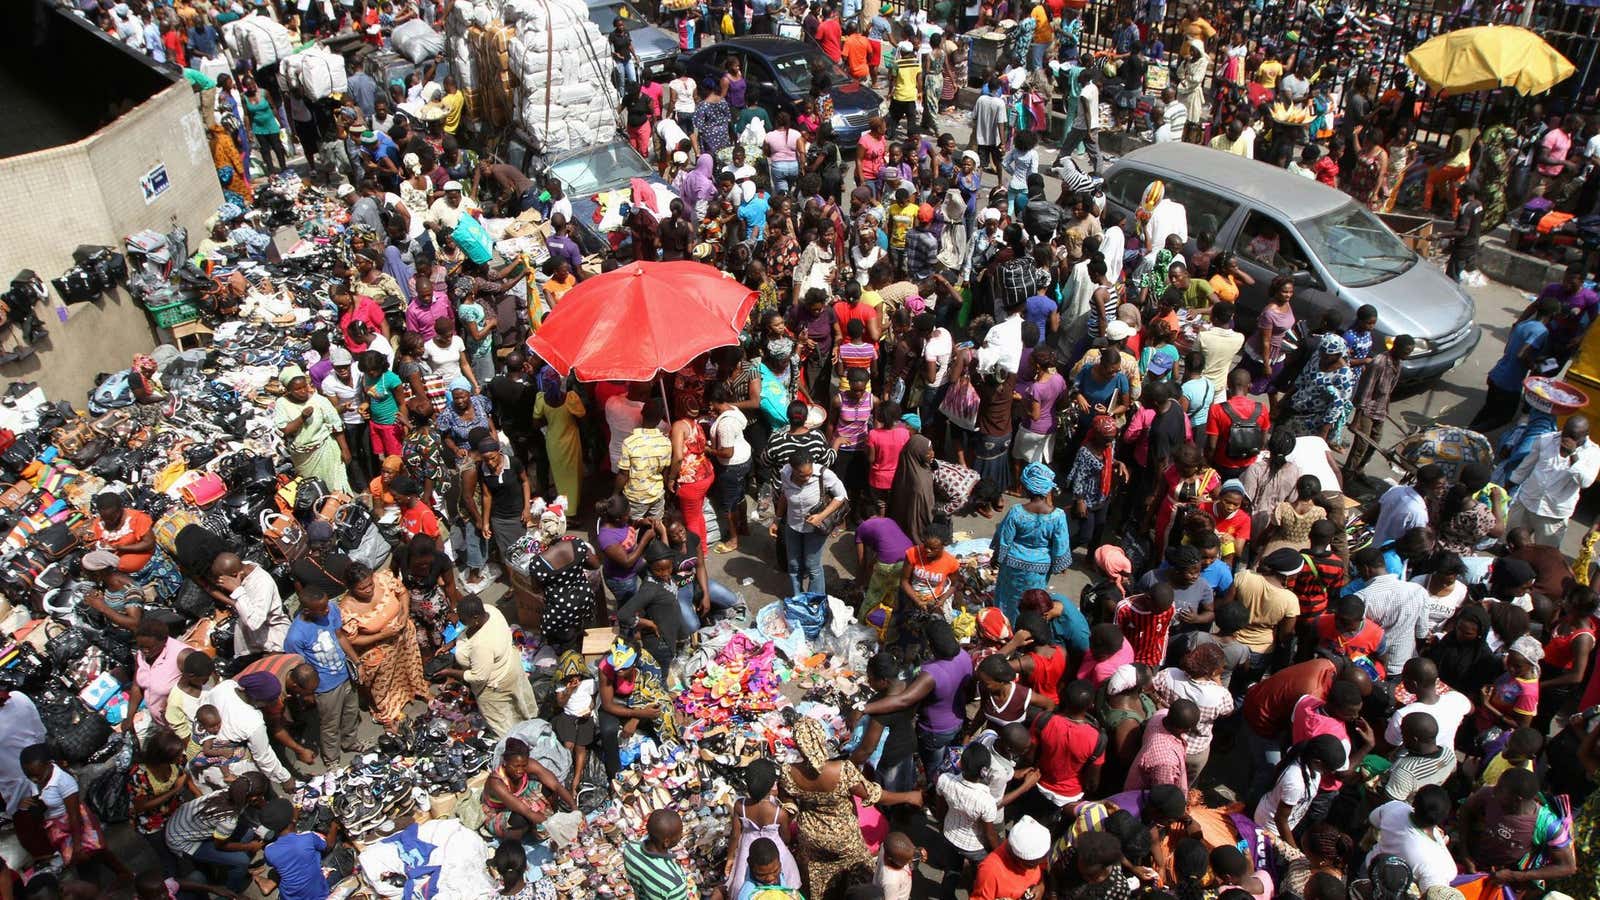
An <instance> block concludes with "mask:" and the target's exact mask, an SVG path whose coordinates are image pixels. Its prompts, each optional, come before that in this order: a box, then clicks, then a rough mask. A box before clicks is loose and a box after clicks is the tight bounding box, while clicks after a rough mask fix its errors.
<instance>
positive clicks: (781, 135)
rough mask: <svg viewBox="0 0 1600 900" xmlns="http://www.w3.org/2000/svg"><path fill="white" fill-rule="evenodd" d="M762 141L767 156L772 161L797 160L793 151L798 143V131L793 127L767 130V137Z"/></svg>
mask: <svg viewBox="0 0 1600 900" xmlns="http://www.w3.org/2000/svg"><path fill="white" fill-rule="evenodd" d="M764 143H765V144H766V148H767V156H768V157H769V158H771V160H772V161H773V162H796V161H798V160H797V158H796V156H795V152H794V151H795V148H796V147H798V146H799V145H800V132H798V131H795V130H794V129H793V128H786V129H784V130H783V131H769V132H767V139H766V141H765V142H764Z"/></svg>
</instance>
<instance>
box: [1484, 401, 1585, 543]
mask: <svg viewBox="0 0 1600 900" xmlns="http://www.w3.org/2000/svg"><path fill="white" fill-rule="evenodd" d="M1597 474H1600V447H1596V446H1595V444H1594V442H1593V441H1591V440H1589V420H1588V418H1586V417H1585V416H1583V415H1582V414H1579V415H1574V416H1573V417H1572V418H1570V419H1568V420H1567V424H1566V425H1565V426H1563V427H1562V429H1561V431H1560V433H1551V434H1546V435H1541V436H1539V437H1537V438H1535V439H1534V441H1533V448H1532V449H1530V450H1529V451H1528V455H1527V456H1526V457H1524V458H1523V460H1522V465H1519V466H1517V470H1516V471H1515V472H1513V473H1512V475H1511V481H1512V482H1513V483H1514V484H1516V485H1517V492H1516V495H1515V497H1514V498H1513V502H1512V504H1511V513H1510V515H1509V516H1507V517H1506V518H1507V521H1506V524H1507V527H1509V528H1519V527H1520V528H1527V529H1529V530H1530V531H1532V532H1533V536H1534V540H1536V541H1538V542H1539V543H1541V544H1556V545H1559V544H1560V543H1561V535H1562V533H1563V532H1564V531H1566V528H1567V520H1568V519H1571V518H1572V513H1573V511H1574V510H1576V509H1577V508H1578V494H1579V492H1580V491H1582V490H1583V489H1584V488H1586V487H1588V486H1589V485H1591V484H1594V479H1595V476H1596V475H1597Z"/></svg>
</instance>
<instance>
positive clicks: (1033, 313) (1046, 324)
mask: <svg viewBox="0 0 1600 900" xmlns="http://www.w3.org/2000/svg"><path fill="white" fill-rule="evenodd" d="M1056 309H1057V306H1056V302H1055V301H1054V300H1051V299H1050V298H1049V297H1046V296H1044V295H1043V294H1034V295H1033V296H1032V297H1029V298H1028V302H1027V305H1026V306H1024V307H1023V308H1022V317H1023V318H1024V319H1026V320H1027V321H1029V322H1032V323H1033V324H1035V325H1037V326H1039V344H1043V343H1044V339H1045V338H1047V337H1049V336H1050V314H1051V313H1053V312H1055V311H1056ZM1039 344H1034V346H1035V347H1037V346H1039Z"/></svg>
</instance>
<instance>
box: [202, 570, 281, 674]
mask: <svg viewBox="0 0 1600 900" xmlns="http://www.w3.org/2000/svg"><path fill="white" fill-rule="evenodd" d="M211 576H212V578H214V579H215V580H216V582H217V585H218V587H220V588H221V590H219V591H212V592H211V595H212V597H213V598H215V599H216V601H217V602H218V603H220V604H222V605H224V606H227V607H229V608H231V609H232V610H233V612H234V615H235V617H236V620H235V622H234V625H233V654H234V656H235V657H243V656H250V655H253V654H260V653H282V652H283V639H284V638H286V637H288V635H289V613H288V611H287V610H285V609H284V608H283V598H282V597H280V596H279V595H278V583H277V582H276V581H273V580H272V574H271V573H270V572H268V571H267V570H266V569H263V568H261V567H260V566H258V565H256V564H255V563H247V562H245V561H244V560H242V559H240V558H239V557H238V556H237V555H235V554H232V553H224V554H222V555H220V556H218V557H217V558H216V559H215V560H214V561H213V562H212V563H211ZM224 591H225V592H226V593H224Z"/></svg>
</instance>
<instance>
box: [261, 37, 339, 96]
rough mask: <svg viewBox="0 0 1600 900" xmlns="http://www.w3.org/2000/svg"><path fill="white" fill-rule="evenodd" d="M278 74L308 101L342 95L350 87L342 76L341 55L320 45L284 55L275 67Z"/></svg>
mask: <svg viewBox="0 0 1600 900" xmlns="http://www.w3.org/2000/svg"><path fill="white" fill-rule="evenodd" d="M278 77H279V78H280V79H281V80H282V81H283V83H285V84H289V85H292V86H294V87H295V88H296V89H298V90H299V91H300V93H301V94H303V95H304V96H306V97H308V98H310V99H312V100H321V99H323V98H325V97H328V96H331V95H333V94H343V93H345V92H346V91H348V90H349V89H350V85H349V82H348V81H347V80H346V78H345V70H344V57H342V56H340V55H339V54H337V53H330V52H328V51H327V50H324V49H323V48H321V47H311V48H309V49H306V50H303V51H301V52H299V53H296V54H294V55H293V56H288V57H285V58H284V60H283V62H282V63H281V64H280V65H279V66H278Z"/></svg>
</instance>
